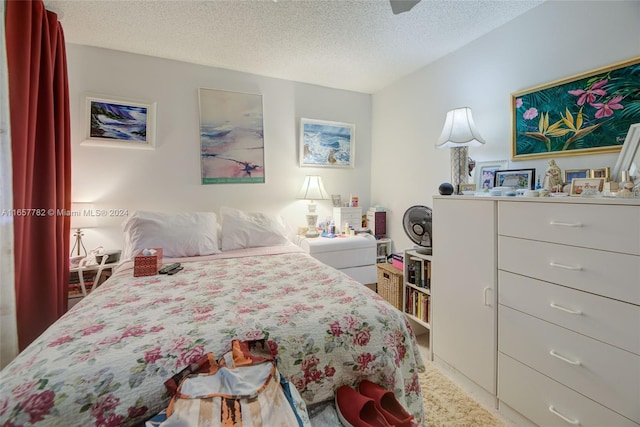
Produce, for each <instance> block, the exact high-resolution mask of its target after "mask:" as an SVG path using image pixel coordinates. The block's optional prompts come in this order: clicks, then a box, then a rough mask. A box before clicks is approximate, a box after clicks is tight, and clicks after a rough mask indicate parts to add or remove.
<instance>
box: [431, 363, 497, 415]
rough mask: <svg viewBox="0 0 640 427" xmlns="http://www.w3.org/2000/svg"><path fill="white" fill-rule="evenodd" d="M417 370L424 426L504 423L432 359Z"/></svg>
mask: <svg viewBox="0 0 640 427" xmlns="http://www.w3.org/2000/svg"><path fill="white" fill-rule="evenodd" d="M426 366H427V370H426V371H425V372H424V373H423V374H420V387H421V388H422V397H423V399H424V412H425V418H426V422H425V427H476V426H477V427H504V426H505V424H504V423H503V422H502V421H501V420H499V419H497V418H496V417H494V416H493V414H491V413H490V412H489V411H487V410H486V409H484V408H483V407H482V406H481V405H480V404H478V403H477V402H476V401H475V400H473V399H472V398H471V397H469V396H468V395H467V394H466V393H465V392H464V391H462V389H461V388H460V387H458V386H457V385H456V384H454V383H453V382H451V380H449V379H448V378H447V377H446V376H445V375H444V374H442V373H441V372H440V371H439V370H438V369H437V368H436V367H434V366H433V365H432V364H431V363H426Z"/></svg>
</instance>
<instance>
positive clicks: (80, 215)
mask: <svg viewBox="0 0 640 427" xmlns="http://www.w3.org/2000/svg"><path fill="white" fill-rule="evenodd" d="M96 222H97V221H96V217H95V211H94V209H93V204H91V203H71V228H72V229H75V230H76V231H75V232H74V234H73V237H75V239H76V241H75V243H74V244H73V247H72V248H71V256H73V255H74V254H73V251H74V250H75V249H76V248H77V253H76V256H80V248H82V251H83V252H84V255H85V256H86V255H87V248H85V247H84V244H83V243H82V236H84V233H83V232H82V229H84V228H93V227H95V226H96Z"/></svg>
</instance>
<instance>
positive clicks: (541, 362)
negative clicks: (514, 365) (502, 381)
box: [498, 305, 640, 422]
mask: <svg viewBox="0 0 640 427" xmlns="http://www.w3.org/2000/svg"><path fill="white" fill-rule="evenodd" d="M498 325H499V328H498V342H499V351H500V352H502V353H504V354H506V355H508V356H510V357H512V358H514V359H516V360H518V361H520V362H522V363H524V364H525V365H528V366H529V367H531V368H533V369H535V370H536V371H538V372H540V373H542V374H544V375H547V376H549V377H551V378H554V379H555V380H556V381H558V382H560V383H562V384H564V385H566V386H567V387H569V388H571V389H573V390H575V391H577V392H578V393H581V394H583V395H585V396H587V397H589V398H591V399H593V400H595V401H597V402H600V403H601V404H603V405H604V406H606V407H608V408H610V409H612V410H614V411H616V412H618V413H620V414H622V415H624V416H626V417H628V418H631V419H632V420H634V421H636V422H640V405H638V402H640V356H638V355H635V354H633V353H630V352H628V351H625V350H621V349H619V348H616V347H613V346H610V345H608V344H605V343H602V342H600V341H597V340H594V339H592V338H589V337H586V336H584V335H580V334H577V333H575V332H571V331H569V330H567V329H564V328H561V327H559V326H556V325H553V324H551V323H548V322H545V321H543V320H540V319H538V318H535V317H533V316H529V315H527V314H524V313H521V312H519V311H516V310H513V309H511V308H508V307H505V306H503V305H500V306H498ZM523 384H526V382H524V383H523Z"/></svg>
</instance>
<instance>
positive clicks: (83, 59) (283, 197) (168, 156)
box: [67, 44, 371, 249]
mask: <svg viewBox="0 0 640 427" xmlns="http://www.w3.org/2000/svg"><path fill="white" fill-rule="evenodd" d="M67 59H68V68H69V91H70V100H71V138H72V142H71V144H72V147H71V149H72V151H71V155H72V171H73V173H72V200H73V201H74V202H94V205H95V207H96V208H100V209H127V210H128V211H129V213H131V212H133V210H136V209H145V210H159V211H165V212H181V211H182V212H184V211H194V210H207V211H213V212H216V213H218V212H219V208H220V207H221V206H232V207H236V208H240V209H246V210H260V211H265V212H271V213H280V214H282V215H283V216H284V217H285V219H286V220H287V222H288V223H289V225H290V226H291V227H292V228H294V229H295V228H296V227H298V226H304V225H306V222H305V218H304V212H305V211H306V202H305V201H303V200H296V199H295V195H296V193H297V192H298V190H299V188H300V186H301V185H302V181H303V179H304V176H305V175H307V174H318V175H321V176H322V178H323V182H324V184H325V187H326V189H327V191H328V192H329V193H331V194H342V195H343V196H348V195H350V194H353V195H358V196H359V197H360V201H361V203H362V205H363V206H368V205H369V203H370V194H369V191H370V174H371V169H370V162H371V96H370V95H366V94H361V93H355V92H347V91H343V90H335V89H328V88H323V87H319V86H313V85H308V84H301V83H295V82H291V81H285V80H278V79H273V78H267V77H261V76H257V75H252V74H247V73H240V72H235V71H230V70H222V69H217V68H211V67H205V66H200V65H194V64H188V63H184V62H178V61H171V60H166V59H161V58H155V57H149V56H142V55H135V54H128V53H123V52H118V51H112V50H106V49H99V48H93V47H87V46H79V45H72V44H71V45H68V50H67ZM200 87H202V88H209V89H219V90H226V91H236V92H244V93H256V94H262V97H263V109H264V140H265V172H266V178H265V181H266V182H265V183H264V184H216V185H201V184H200V155H199V149H200V148H199V139H198V121H199V119H198V115H199V113H198V88H200ZM86 92H91V93H99V94H105V95H109V96H115V97H118V96H119V97H127V98H133V99H140V100H146V101H155V102H157V128H156V134H157V142H156V144H157V145H156V149H155V150H154V151H147V150H134V149H122V148H104V147H91V146H85V145H80V143H81V142H82V141H83V139H84V138H83V135H84V114H85V112H84V98H83V96H84V93H86ZM301 117H305V118H313V119H320V120H331V121H339V122H347V123H354V124H355V125H356V139H355V141H356V142H355V144H356V146H355V147H356V150H355V165H356V167H355V168H354V169H335V168H301V167H299V166H298V132H299V126H300V124H299V119H300V118H301ZM318 211H319V213H320V218H321V219H322V218H324V217H325V216H327V215H331V201H330V200H328V201H321V202H318ZM123 219H124V218H121V217H111V218H106V219H100V220H99V223H98V228H95V229H88V230H86V231H85V245H86V246H87V248H88V249H90V248H93V247H96V246H98V245H102V246H104V247H105V248H106V249H113V248H121V247H122V246H121V245H122V243H121V242H122V238H121V231H120V224H121V222H122V220H123Z"/></svg>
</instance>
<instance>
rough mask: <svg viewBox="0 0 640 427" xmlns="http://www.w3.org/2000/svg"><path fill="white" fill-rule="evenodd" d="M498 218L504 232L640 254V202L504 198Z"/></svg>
mask: <svg viewBox="0 0 640 427" xmlns="http://www.w3.org/2000/svg"><path fill="white" fill-rule="evenodd" d="M498 218H499V221H498V234H500V235H503V236H513V237H522V238H525V239H532V240H540V241H545V242H554V243H562V244H566V245H573V246H581V247H586V248H593V249H601V250H607V251H614V252H621V253H628V254H636V255H640V207H638V206H619V205H618V206H616V205H598V204H589V205H585V204H568V203H541V202H539V203H517V202H500V203H499V204H498ZM621 230H624V231H623V232H621Z"/></svg>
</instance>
